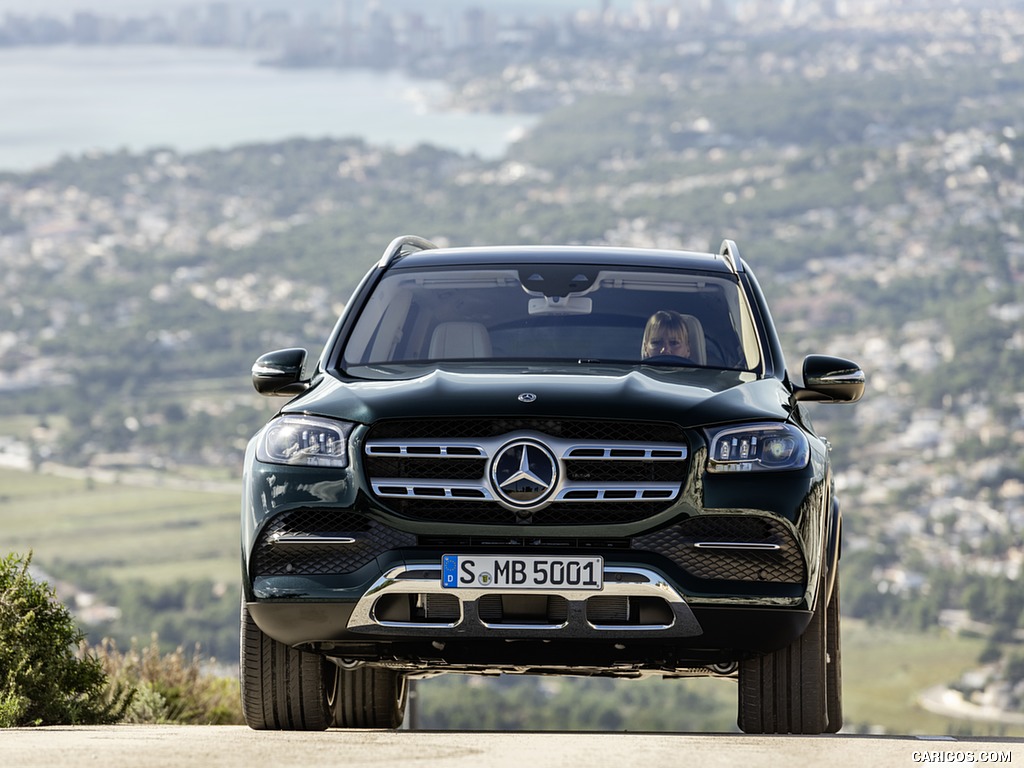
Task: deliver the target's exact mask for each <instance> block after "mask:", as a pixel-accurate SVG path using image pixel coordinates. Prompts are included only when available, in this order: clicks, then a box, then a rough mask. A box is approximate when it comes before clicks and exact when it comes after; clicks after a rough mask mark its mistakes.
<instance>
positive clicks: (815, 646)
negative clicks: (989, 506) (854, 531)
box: [240, 236, 864, 733]
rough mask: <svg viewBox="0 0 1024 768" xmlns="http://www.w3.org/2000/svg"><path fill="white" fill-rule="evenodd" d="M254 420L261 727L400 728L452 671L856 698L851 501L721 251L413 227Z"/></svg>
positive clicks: (295, 355)
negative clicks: (518, 242)
mask: <svg viewBox="0 0 1024 768" xmlns="http://www.w3.org/2000/svg"><path fill="white" fill-rule="evenodd" d="M305 358H306V352H305V351H304V350H301V349H286V350H280V351H277V352H271V353H269V354H267V355H264V356H263V357H261V358H260V359H259V360H258V361H257V362H256V364H255V365H254V366H253V373H252V375H253V383H254V385H255V386H256V389H257V390H258V391H260V392H261V393H263V394H266V395H283V396H287V397H290V398H292V399H291V400H290V401H289V402H288V403H287V405H285V406H284V407H283V408H282V409H281V411H280V413H278V414H277V416H275V417H274V418H273V419H272V420H271V421H270V422H269V423H268V424H267V425H266V426H265V427H264V428H263V429H262V430H261V431H260V432H259V433H258V434H257V435H256V436H255V437H254V438H253V439H252V441H251V443H250V445H249V449H248V452H247V456H246V464H245V477H244V492H243V502H242V567H243V574H244V575H243V601H242V616H241V619H242V628H241V671H240V675H241V683H242V698H243V703H244V710H245V716H246V719H247V721H248V723H249V725H250V726H252V727H253V728H287V729H303V730H313V729H323V728H328V727H332V726H333V727H342V728H360V727H370V728H394V727H398V726H399V725H400V724H401V723H402V719H403V715H404V710H405V701H406V694H407V689H408V681H409V680H410V679H412V678H416V677H422V676H428V675H434V674H437V673H440V672H454V673H469V674H473V673H483V674H498V673H505V672H509V673H539V674H565V675H606V676H618V677H639V676H645V675H659V676H662V677H667V678H673V677H691V676H719V677H734V678H738V690H739V707H738V722H739V727H740V728H741V729H742V730H744V731H748V732H758V733H786V732H790V733H820V732H825V731H831V732H834V731H837V730H838V729H839V728H840V726H841V724H842V698H841V684H840V680H841V676H840V653H839V651H840V642H839V578H838V567H837V566H838V560H839V552H840V545H839V541H840V529H841V518H840V512H839V505H838V503H837V501H836V499H835V497H834V484H833V478H832V472H831V469H830V465H829V447H828V443H827V442H826V441H825V440H824V439H823V438H821V437H819V436H818V435H816V434H815V432H814V431H813V429H812V427H811V424H810V421H809V420H808V418H807V415H806V413H805V403H807V402H812V401H814V402H853V401H855V400H857V399H858V398H860V396H861V394H862V393H863V390H864V374H863V373H862V372H861V370H860V369H859V368H858V366H857V365H856V364H854V363H851V362H849V361H847V360H843V359H839V358H834V357H827V356H822V355H811V356H809V357H807V358H806V359H805V360H804V361H803V369H802V371H801V375H800V376H799V377H794V376H793V374H792V372H791V371H790V370H789V369H788V368H787V367H786V364H785V361H784V359H783V355H782V349H781V346H780V343H779V339H778V336H777V335H776V331H775V328H774V327H773V325H772V320H771V317H770V315H769V312H768V307H767V306H766V304H765V299H764V296H763V295H762V292H761V289H760V288H759V287H758V284H757V282H756V280H755V279H754V275H753V274H752V272H751V270H750V268H749V267H748V266H747V265H746V264H745V263H744V262H743V261H742V260H741V259H740V256H739V253H738V251H737V248H736V245H735V243H733V242H732V241H728V240H727V241H725V242H724V243H723V244H722V248H721V250H720V252H719V253H692V252H680V251H667V250H642V249H628V248H612V247H546V246H545V247H537V246H533V247H522V246H506V247H489V248H438V247H436V246H434V245H433V244H432V243H430V242H428V241H426V240H423V239H422V238H418V237H411V236H407V237H400V238H397V239H396V240H395V241H394V242H393V243H391V245H390V246H389V247H388V249H387V250H386V252H385V253H384V256H383V257H382V258H381V260H380V262H379V263H378V264H377V265H376V266H375V267H373V268H372V269H371V270H370V272H369V273H368V274H367V275H366V277H365V278H364V279H363V281H362V283H361V284H360V285H359V287H358V288H357V289H356V291H355V293H354V294H353V296H352V298H351V300H350V301H349V303H348V305H347V307H346V308H345V311H344V312H343V313H342V316H341V318H340V319H339V320H338V323H337V325H336V327H335V328H334V331H333V332H332V333H331V335H330V338H329V339H328V341H327V344H326V346H325V347H324V350H323V352H322V354H321V355H320V358H319V360H318V361H317V362H316V364H315V366H313V365H311V366H309V368H310V370H309V371H308V372H307V373H304V364H305Z"/></svg>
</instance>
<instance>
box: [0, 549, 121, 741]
mask: <svg viewBox="0 0 1024 768" xmlns="http://www.w3.org/2000/svg"><path fill="white" fill-rule="evenodd" d="M31 560H32V557H31V555H29V556H27V557H24V556H20V555H16V554H11V555H8V556H6V557H5V558H3V559H2V560H0V727H7V728H10V727H15V726H25V725H69V724H70V725H99V724H107V723H116V722H118V721H120V720H121V719H122V718H123V717H124V715H125V713H126V712H127V710H128V708H129V707H130V706H131V704H132V701H133V699H134V695H135V694H134V691H133V690H132V689H131V688H130V687H127V686H124V685H122V684H115V685H113V686H111V685H110V684H109V681H108V678H107V674H106V672H104V669H103V666H102V664H101V663H100V662H99V660H98V659H97V658H96V657H95V656H94V655H93V654H91V653H89V652H88V651H87V650H85V649H84V646H83V641H84V639H85V635H84V634H83V633H82V632H81V630H79V629H78V627H77V625H76V624H75V620H74V618H73V617H72V615H71V612H70V611H69V610H68V609H67V607H66V606H65V605H64V604H63V603H61V602H60V601H59V600H57V597H56V595H55V594H54V591H53V588H52V587H50V586H49V585H48V584H46V583H45V582H37V581H35V580H34V579H33V578H32V576H31V575H30V574H29V570H28V569H29V564H30V563H31Z"/></svg>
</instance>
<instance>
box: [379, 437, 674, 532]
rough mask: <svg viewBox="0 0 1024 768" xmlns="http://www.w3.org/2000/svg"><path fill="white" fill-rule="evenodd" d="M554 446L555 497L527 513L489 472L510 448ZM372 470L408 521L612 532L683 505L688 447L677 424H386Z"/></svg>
mask: <svg viewBox="0 0 1024 768" xmlns="http://www.w3.org/2000/svg"><path fill="white" fill-rule="evenodd" d="M517 439H525V440H529V441H533V442H536V443H539V444H542V445H544V446H546V448H547V449H548V450H550V451H551V453H552V455H553V459H554V461H555V462H556V463H557V466H558V470H557V476H556V478H555V479H553V480H552V486H551V487H552V493H551V494H550V496H546V497H544V498H543V499H542V500H541V501H540V502H538V504H537V505H535V506H530V507H528V508H526V507H525V505H522V504H517V503H515V502H514V501H510V500H509V499H508V498H505V499H502V492H501V489H500V488H498V487H496V483H495V481H494V479H493V478H492V477H490V473H491V472H492V469H491V467H492V462H494V461H495V460H496V457H497V456H498V455H499V454H500V453H501V451H502V449H503V448H504V447H505V446H506V445H507V444H508V443H510V442H513V441H515V440H517ZM364 453H365V456H364V463H365V467H366V474H367V477H368V480H369V485H370V487H371V488H372V489H373V492H374V495H375V496H376V497H377V499H378V501H379V502H380V503H382V504H384V505H386V506H387V507H388V508H389V509H390V510H391V511H393V512H394V513H396V514H398V515H401V516H403V517H407V518H411V519H416V520H424V521H431V522H448V523H466V524H472V525H509V524H524V523H525V524H531V525H611V524H617V523H628V522H635V521H638V520H644V519H646V518H648V517H652V516H654V515H657V514H658V513H660V512H662V511H664V510H665V509H667V508H668V507H669V506H670V505H671V504H672V503H673V502H674V500H675V499H676V498H678V496H679V493H680V491H681V490H682V487H683V484H684V483H685V480H686V473H687V469H688V461H687V459H688V448H687V443H686V440H685V436H684V434H683V431H682V429H680V428H679V427H678V426H677V425H674V424H663V423H643V422H631V421H603V420H586V419H576V420H573V419H415V420H407V421H383V422H379V423H378V424H375V425H374V426H373V427H371V429H370V430H369V432H368V433H367V436H366V441H365V446H364Z"/></svg>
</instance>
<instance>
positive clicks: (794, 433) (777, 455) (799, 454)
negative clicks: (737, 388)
mask: <svg viewBox="0 0 1024 768" xmlns="http://www.w3.org/2000/svg"><path fill="white" fill-rule="evenodd" d="M708 440H709V441H710V443H711V451H710V454H709V456H708V471H709V472H776V471H779V470H785V469H803V468H804V467H806V466H807V461H808V459H809V458H810V447H809V446H808V444H807V437H806V436H805V435H804V433H803V432H801V431H800V430H799V429H797V428H796V427H794V426H792V425H791V424H746V425H744V426H741V427H725V428H724V429H717V430H708Z"/></svg>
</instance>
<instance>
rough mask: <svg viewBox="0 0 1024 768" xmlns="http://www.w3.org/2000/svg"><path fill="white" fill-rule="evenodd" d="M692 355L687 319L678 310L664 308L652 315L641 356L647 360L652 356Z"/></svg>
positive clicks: (648, 322)
mask: <svg viewBox="0 0 1024 768" xmlns="http://www.w3.org/2000/svg"><path fill="white" fill-rule="evenodd" d="M665 355H671V356H672V357H682V358H689V357H690V334H689V331H688V329H687V327H686V321H685V320H683V316H682V315H680V314H679V313H678V312H674V311H672V310H670V309H662V310H658V311H657V312H655V313H654V314H653V315H651V318H650V319H649V320H648V321H647V327H646V328H644V340H643V344H642V346H641V350H640V356H641V357H642V358H643V359H644V360H647V359H649V358H652V357H662V356H665Z"/></svg>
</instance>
